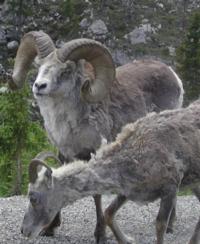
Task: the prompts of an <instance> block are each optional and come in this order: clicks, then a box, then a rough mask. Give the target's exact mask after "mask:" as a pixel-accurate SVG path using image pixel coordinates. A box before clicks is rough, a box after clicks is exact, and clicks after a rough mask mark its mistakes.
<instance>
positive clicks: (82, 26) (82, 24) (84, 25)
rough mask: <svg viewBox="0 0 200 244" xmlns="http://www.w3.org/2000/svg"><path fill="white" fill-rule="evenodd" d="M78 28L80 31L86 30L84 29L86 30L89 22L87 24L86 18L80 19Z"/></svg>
mask: <svg viewBox="0 0 200 244" xmlns="http://www.w3.org/2000/svg"><path fill="white" fill-rule="evenodd" d="M79 26H80V27H81V28H82V29H86V28H88V26H89V22H88V20H87V18H84V19H82V20H81V22H80V23H79Z"/></svg>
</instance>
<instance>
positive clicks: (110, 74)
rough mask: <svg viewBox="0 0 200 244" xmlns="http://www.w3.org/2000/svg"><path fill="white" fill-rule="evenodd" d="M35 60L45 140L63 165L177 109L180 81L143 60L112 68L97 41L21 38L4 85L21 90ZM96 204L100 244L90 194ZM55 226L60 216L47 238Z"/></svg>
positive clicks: (167, 69)
mask: <svg viewBox="0 0 200 244" xmlns="http://www.w3.org/2000/svg"><path fill="white" fill-rule="evenodd" d="M35 58H36V59H35ZM34 59H35V60H36V63H37V64H38V65H39V71H38V75H37V78H36V80H35V82H34V84H33V93H34V96H35V98H36V100H37V102H38V105H39V108H40V112H41V114H42V116H43V119H44V124H45V128H46V130H47V132H48V136H49V138H50V140H51V141H52V143H53V144H54V145H55V146H56V147H57V148H58V149H59V151H60V152H61V154H62V155H63V156H64V158H65V161H71V160H73V159H74V158H77V159H81V160H89V159H90V155H91V153H94V152H95V151H96V149H98V148H99V146H100V144H101V138H102V137H104V138H106V139H107V141H112V140H114V139H115V137H116V135H117V133H119V131H120V130H121V128H122V126H124V125H125V124H127V123H130V122H133V121H136V120H137V119H138V118H140V117H142V116H145V115H146V114H147V113H148V112H150V111H157V112H159V111H161V110H164V109H174V108H178V107H180V106H181V105H182V101H183V87H182V83H181V81H180V79H179V78H178V76H177V75H176V74H175V72H174V71H173V70H172V69H171V68H170V67H168V66H167V65H165V64H163V63H161V62H158V61H152V60H146V61H135V62H132V63H128V64H126V65H123V66H121V67H118V68H117V69H115V65H114V63H113V59H112V57H111V54H110V52H109V51H108V49H107V48H106V47H105V46H104V45H102V44H101V43H99V42H97V41H94V40H90V39H77V40H72V41H69V42H67V43H65V44H64V45H63V46H62V47H61V48H58V49H57V48H55V46H54V44H53V41H52V39H51V38H50V37H49V36H48V35H47V34H45V33H44V32H42V31H32V32H29V33H27V34H25V36H24V37H23V38H22V41H21V44H20V46H19V49H18V52H17V56H16V60H15V65H14V71H13V76H12V77H13V80H10V81H9V85H10V87H11V88H12V89H15V88H20V87H22V86H23V83H24V81H25V79H26V75H27V72H28V70H29V68H30V65H31V64H32V62H33V60H34ZM119 198H121V196H119ZM122 199H123V197H122ZM95 203H96V209H97V227H96V231H95V236H96V239H97V242H101V241H100V240H99V236H101V237H102V236H103V232H105V224H104V219H103V212H102V210H101V196H95ZM57 222H58V223H59V222H60V221H59V215H58V216H57V218H56V219H55V221H54V223H52V226H50V227H49V233H50V234H51V233H52V232H53V227H54V226H56V225H58V224H57Z"/></svg>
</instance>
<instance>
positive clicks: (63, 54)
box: [57, 38, 115, 102]
mask: <svg viewBox="0 0 200 244" xmlns="http://www.w3.org/2000/svg"><path fill="white" fill-rule="evenodd" d="M57 55H58V59H60V60H61V62H65V61H66V60H72V61H78V60H79V59H85V60H86V61H88V62H90V63H91V64H92V66H93V67H94V72H95V80H94V81H92V82H91V84H88V83H86V84H84V85H83V87H82V96H83V98H84V99H85V100H86V101H88V102H98V101H101V100H102V99H103V98H104V97H105V96H106V95H107V94H108V93H109V89H110V87H111V84H112V82H113V80H114V79H115V65H114V63H113V59H112V56H111V54H110V52H109V51H108V49H107V48H106V47H105V46H104V45H102V44H101V43H100V42H97V41H94V40H90V39H84V38H83V39H76V40H72V41H70V42H67V43H65V44H64V45H63V46H62V47H61V48H60V49H58V51H57Z"/></svg>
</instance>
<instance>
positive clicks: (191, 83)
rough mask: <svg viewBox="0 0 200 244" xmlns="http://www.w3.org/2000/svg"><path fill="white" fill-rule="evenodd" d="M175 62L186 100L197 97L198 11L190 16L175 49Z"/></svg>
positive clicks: (199, 62) (199, 64) (199, 75)
mask: <svg viewBox="0 0 200 244" xmlns="http://www.w3.org/2000/svg"><path fill="white" fill-rule="evenodd" d="M177 63H178V64H177V69H178V72H179V73H180V74H181V77H182V79H183V83H184V88H185V90H186V99H187V101H191V100H194V99H197V98H198V97H199V94H200V11H197V12H195V13H194V14H193V15H192V16H191V19H190V24H189V28H188V31H187V35H186V37H185V40H184V41H183V43H182V44H181V45H180V47H179V48H178V49H177Z"/></svg>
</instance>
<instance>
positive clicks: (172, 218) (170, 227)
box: [166, 204, 176, 233]
mask: <svg viewBox="0 0 200 244" xmlns="http://www.w3.org/2000/svg"><path fill="white" fill-rule="evenodd" d="M175 220H176V204H175V206H174V207H173V209H172V212H171V215H170V219H169V223H168V226H167V231H166V233H173V231H174V222H175Z"/></svg>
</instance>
